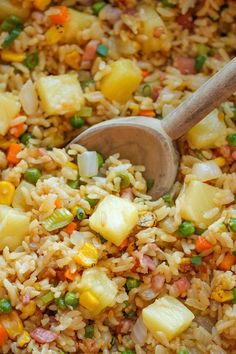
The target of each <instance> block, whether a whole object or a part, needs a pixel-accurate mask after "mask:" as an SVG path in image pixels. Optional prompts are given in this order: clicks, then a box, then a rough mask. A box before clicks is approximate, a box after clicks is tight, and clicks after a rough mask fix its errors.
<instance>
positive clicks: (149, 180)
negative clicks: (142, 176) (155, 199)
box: [146, 178, 154, 191]
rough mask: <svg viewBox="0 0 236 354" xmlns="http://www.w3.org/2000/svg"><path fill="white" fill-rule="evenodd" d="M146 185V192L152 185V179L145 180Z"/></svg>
mask: <svg viewBox="0 0 236 354" xmlns="http://www.w3.org/2000/svg"><path fill="white" fill-rule="evenodd" d="M146 185H147V190H148V191H149V190H150V189H151V188H152V187H153V185H154V179H153V178H147V179H146Z"/></svg>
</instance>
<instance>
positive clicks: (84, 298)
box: [79, 291, 100, 312]
mask: <svg viewBox="0 0 236 354" xmlns="http://www.w3.org/2000/svg"><path fill="white" fill-rule="evenodd" d="M79 302H80V305H82V306H84V307H85V308H86V309H88V310H90V311H91V312H93V311H94V310H96V309H97V307H98V306H99V305H100V303H99V301H98V299H97V298H96V296H94V295H93V294H92V293H91V292H90V291H84V292H83V293H82V294H81V295H80V298H79Z"/></svg>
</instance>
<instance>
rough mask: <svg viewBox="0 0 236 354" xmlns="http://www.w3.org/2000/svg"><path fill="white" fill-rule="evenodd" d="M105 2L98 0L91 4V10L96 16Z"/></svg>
mask: <svg viewBox="0 0 236 354" xmlns="http://www.w3.org/2000/svg"><path fill="white" fill-rule="evenodd" d="M106 5H107V4H106V3H105V1H98V2H95V4H93V5H92V11H93V13H94V15H96V16H98V14H99V12H100V11H101V10H102V9H103V8H104V7H105V6H106Z"/></svg>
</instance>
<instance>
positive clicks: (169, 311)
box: [142, 295, 194, 340]
mask: <svg viewBox="0 0 236 354" xmlns="http://www.w3.org/2000/svg"><path fill="white" fill-rule="evenodd" d="M142 317H143V322H144V324H145V326H146V327H147V328H148V329H149V330H150V331H151V332H153V333H155V332H157V331H160V332H163V333H164V334H165V335H166V337H167V338H168V339H169V340H171V339H173V338H175V337H177V336H178V335H179V334H181V333H182V332H184V331H185V330H186V329H187V328H188V327H189V326H190V324H191V322H192V320H193V319H194V315H193V313H192V312H191V311H190V310H189V309H188V308H187V307H186V306H185V305H183V304H182V302H180V301H179V300H177V299H176V298H174V297H172V296H168V295H165V296H163V297H161V298H160V299H157V300H156V301H155V302H154V303H153V304H151V305H149V306H147V307H145V308H144V309H143V311H142Z"/></svg>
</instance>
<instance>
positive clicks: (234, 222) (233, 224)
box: [229, 218, 236, 232]
mask: <svg viewBox="0 0 236 354" xmlns="http://www.w3.org/2000/svg"><path fill="white" fill-rule="evenodd" d="M229 227H230V230H231V231H233V232H236V218H231V219H230V220H229Z"/></svg>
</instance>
